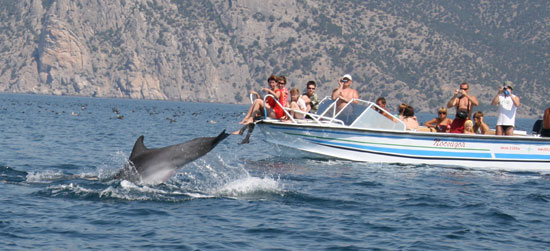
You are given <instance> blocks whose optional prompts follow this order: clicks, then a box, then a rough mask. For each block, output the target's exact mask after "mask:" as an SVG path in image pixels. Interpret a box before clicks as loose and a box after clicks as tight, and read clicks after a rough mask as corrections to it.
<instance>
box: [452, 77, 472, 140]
mask: <svg viewBox="0 0 550 251" xmlns="http://www.w3.org/2000/svg"><path fill="white" fill-rule="evenodd" d="M469 89H470V85H469V84H468V83H466V82H464V83H462V84H460V89H456V90H455V94H454V96H453V97H452V98H451V99H450V100H449V102H447V108H451V107H455V108H456V117H455V119H454V120H453V123H452V124H451V130H450V132H451V133H464V122H466V120H468V119H470V117H471V116H472V109H473V108H474V106H478V105H479V102H478V101H477V98H476V97H474V96H472V95H470V94H468V90H469ZM461 115H463V116H461Z"/></svg>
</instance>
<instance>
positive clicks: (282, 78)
mask: <svg viewBox="0 0 550 251" xmlns="http://www.w3.org/2000/svg"><path fill="white" fill-rule="evenodd" d="M278 82H279V85H278V87H279V90H281V94H282V96H281V98H279V100H280V102H281V105H283V106H284V107H289V101H288V89H287V88H286V87H285V86H286V77H285V76H283V75H281V76H279V81H278Z"/></svg>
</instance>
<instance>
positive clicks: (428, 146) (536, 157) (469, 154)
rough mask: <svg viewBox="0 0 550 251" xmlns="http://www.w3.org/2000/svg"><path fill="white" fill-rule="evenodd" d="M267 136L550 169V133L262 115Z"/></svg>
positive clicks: (448, 161)
mask: <svg viewBox="0 0 550 251" xmlns="http://www.w3.org/2000/svg"><path fill="white" fill-rule="evenodd" d="M257 126H258V127H259V128H260V130H261V131H262V133H263V134H264V135H265V137H266V141H268V142H270V143H273V144H277V145H282V146H286V147H290V148H295V149H299V150H302V151H306V152H312V153H317V154H322V155H326V156H332V157H336V158H341V159H346V160H353V161H367V162H374V163H410V164H432V165H451V166H464V167H478V168H488V169H497V170H511V171H517V170H522V171H550V139H547V138H540V137H531V136H494V135H466V134H450V133H428V132H410V131H405V132H402V131H390V130H387V131H385V130H373V129H361V128H349V127H338V126H321V125H316V124H294V123H292V124H290V123H281V122H276V121H261V122H259V123H258V124H257Z"/></svg>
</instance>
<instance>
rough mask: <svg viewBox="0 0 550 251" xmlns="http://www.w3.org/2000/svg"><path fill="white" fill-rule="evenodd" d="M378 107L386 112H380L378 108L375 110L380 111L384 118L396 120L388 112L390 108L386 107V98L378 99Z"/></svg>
mask: <svg viewBox="0 0 550 251" xmlns="http://www.w3.org/2000/svg"><path fill="white" fill-rule="evenodd" d="M376 105H378V106H380V108H382V109H383V110H384V111H381V110H379V109H378V108H376V107H375V108H374V110H376V111H378V112H379V113H380V114H382V115H384V117H386V118H388V119H391V120H392V121H393V120H394V119H393V117H392V116H391V115H390V111H388V108H387V107H386V98H384V97H379V98H377V99H376Z"/></svg>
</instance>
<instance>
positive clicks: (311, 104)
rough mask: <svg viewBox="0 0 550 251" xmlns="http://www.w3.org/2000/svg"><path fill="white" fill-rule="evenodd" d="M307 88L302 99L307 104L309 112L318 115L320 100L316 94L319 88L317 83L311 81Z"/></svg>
mask: <svg viewBox="0 0 550 251" xmlns="http://www.w3.org/2000/svg"><path fill="white" fill-rule="evenodd" d="M306 88H307V90H306V92H305V93H304V94H303V95H302V99H303V100H304V101H305V102H306V105H307V112H310V113H317V110H319V98H318V97H317V94H316V93H315V89H316V88H317V83H315V81H313V80H310V81H308V82H307V84H306Z"/></svg>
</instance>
